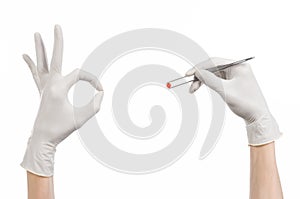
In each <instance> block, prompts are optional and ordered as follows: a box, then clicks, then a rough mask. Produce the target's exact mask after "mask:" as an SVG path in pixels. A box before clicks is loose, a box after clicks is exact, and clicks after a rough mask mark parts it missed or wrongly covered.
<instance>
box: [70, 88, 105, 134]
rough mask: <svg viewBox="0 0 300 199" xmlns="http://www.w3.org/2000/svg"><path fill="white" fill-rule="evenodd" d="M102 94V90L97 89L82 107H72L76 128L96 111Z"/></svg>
mask: <svg viewBox="0 0 300 199" xmlns="http://www.w3.org/2000/svg"><path fill="white" fill-rule="evenodd" d="M103 94H104V92H103V91H99V93H97V94H96V95H95V96H94V98H93V99H92V100H91V101H90V102H89V103H88V104H87V105H85V106H83V107H74V114H75V122H76V129H78V128H80V127H81V126H82V125H83V124H84V123H85V122H87V121H88V120H89V119H90V118H91V117H93V116H94V115H95V114H96V113H98V111H99V110H100V105H101V102H102V98H103Z"/></svg>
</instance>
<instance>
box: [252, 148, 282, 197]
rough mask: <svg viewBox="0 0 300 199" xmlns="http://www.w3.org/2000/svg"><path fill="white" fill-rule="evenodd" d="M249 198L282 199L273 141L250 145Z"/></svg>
mask: <svg viewBox="0 0 300 199" xmlns="http://www.w3.org/2000/svg"><path fill="white" fill-rule="evenodd" d="M250 162H251V165H250V199H282V198H283V194H282V189H281V184H280V179H279V174H278V170H277V165H276V158H275V144H274V142H272V143H270V144H266V145H263V146H250Z"/></svg>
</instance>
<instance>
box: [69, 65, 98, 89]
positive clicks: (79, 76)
mask: <svg viewBox="0 0 300 199" xmlns="http://www.w3.org/2000/svg"><path fill="white" fill-rule="evenodd" d="M80 80H83V81H87V82H89V83H90V84H91V85H92V86H93V87H94V88H95V89H97V90H98V91H103V87H102V85H101V83H100V81H99V80H98V78H97V77H96V76H94V75H92V74H91V73H88V72H86V71H83V70H80V69H76V70H74V71H73V72H72V73H70V74H69V75H67V76H66V82H67V85H68V87H69V88H71V87H72V86H73V85H74V84H76V83H77V82H78V81H80Z"/></svg>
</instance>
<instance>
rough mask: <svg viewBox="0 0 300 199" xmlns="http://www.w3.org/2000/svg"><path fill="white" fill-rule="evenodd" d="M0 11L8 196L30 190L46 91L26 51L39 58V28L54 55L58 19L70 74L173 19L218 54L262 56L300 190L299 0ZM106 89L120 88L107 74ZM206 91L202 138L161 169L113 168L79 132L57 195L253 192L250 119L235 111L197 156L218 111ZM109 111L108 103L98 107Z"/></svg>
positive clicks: (285, 177)
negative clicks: (126, 37)
mask: <svg viewBox="0 0 300 199" xmlns="http://www.w3.org/2000/svg"><path fill="white" fill-rule="evenodd" d="M0 18H1V31H0V35H1V37H0V38H1V43H0V51H1V57H0V62H1V78H0V81H1V83H0V90H1V103H0V116H1V138H0V142H1V144H0V157H1V159H0V160H1V164H0V198H26V197H27V196H26V191H27V190H26V173H25V171H24V170H23V169H22V168H21V167H20V166H19V163H20V162H21V160H22V157H23V154H24V151H25V148H26V142H27V138H28V136H29V132H30V130H31V127H32V125H33V122H34V118H35V115H36V111H37V108H38V105H39V96H38V92H37V89H36V87H35V85H34V82H33V80H32V77H31V74H30V72H29V69H28V68H27V66H26V64H25V63H24V61H23V60H22V57H21V55H22V54H23V53H28V54H30V55H31V56H32V57H33V58H34V43H33V33H34V32H36V31H39V32H40V33H41V34H42V36H43V38H44V41H45V45H46V47H47V49H48V53H49V54H51V53H50V52H52V49H51V48H52V41H53V26H54V24H60V25H61V26H62V28H63V32H64V37H65V48H64V49H65V50H64V63H63V73H64V74H67V73H68V72H70V71H71V70H73V69H74V68H76V67H80V65H81V64H82V63H83V62H84V60H85V58H86V57H87V56H88V55H89V53H90V52H92V50H94V48H96V47H97V46H98V45H99V44H101V43H102V42H103V41H105V40H106V39H108V38H110V37H112V36H114V35H116V34H119V33H122V32H124V31H129V30H132V29H137V28H164V29H170V30H174V31H176V32H179V33H182V34H184V35H186V36H188V37H189V38H191V39H193V40H194V41H196V42H197V43H198V44H200V45H201V46H202V47H203V48H204V49H205V50H206V52H207V53H208V54H209V55H211V56H219V57H224V58H231V59H239V58H245V57H248V56H256V58H255V60H253V61H251V64H252V66H253V70H254V72H255V75H256V77H257V79H258V82H259V84H260V86H261V89H262V90H263V93H264V95H265V97H266V100H267V102H268V105H269V107H270V110H271V112H272V113H273V115H274V117H275V118H276V119H277V121H278V123H279V126H280V128H281V131H282V132H283V133H284V136H283V137H282V138H281V139H280V140H279V141H278V142H276V149H277V161H278V167H279V172H280V177H281V182H282V186H283V191H284V195H285V198H300V193H299V183H298V182H299V178H300V171H299V168H300V161H299V152H300V148H299V146H300V145H299V139H300V133H299V117H298V113H299V111H300V109H299V108H300V106H299V101H300V97H299V88H298V85H299V80H298V76H299V72H300V69H299V67H300V66H299V59H298V56H299V55H298V52H299V46H300V39H299V35H300V29H299V18H300V13H299V6H298V4H297V1H288V0H287V1H258V0H257V1H241V0H236V1H233V0H229V1H215V0H211V1H206V2H202V1H199V0H197V1H174V0H170V1H161V0H152V1H141V0H136V1H113V0H110V1H105V2H104V1H89V0H86V1H47V2H46V1H32V0H30V1H29V0H28V1H14V0H11V1H6V3H4V1H2V2H1V3H0ZM49 57H50V56H48V58H49ZM49 59H50V58H49ZM161 61H163V60H155V61H153V62H155V63H160V62H161ZM145 64H148V63H145ZM186 69H188V68H187V67H186V68H184V69H178V71H179V72H183V71H185V70H186ZM103 84H104V83H103ZM104 89H105V90H110V89H112V88H110V85H109V83H105V87H104ZM142 94H143V93H142ZM149 95H150V94H149ZM202 96H203V98H204V99H206V100H204V101H206V102H207V103H206V104H203V103H202V104H199V111H200V120H201V121H200V123H201V124H200V127H201V125H203V128H202V129H201V128H200V127H199V134H198V137H197V138H196V140H195V141H194V143H193V145H192V146H191V148H190V149H189V150H188V151H187V153H186V154H185V155H184V156H183V157H182V158H181V159H180V160H179V161H177V162H176V163H175V164H173V165H172V166H170V167H168V168H167V169H165V170H162V171H160V172H157V173H153V174H148V175H128V174H122V173H117V172H115V171H113V170H111V169H108V168H106V167H105V166H103V165H101V164H99V163H98V162H97V161H95V160H94V159H93V158H92V157H91V156H90V155H89V154H88V153H87V151H85V149H84V147H82V145H81V143H80V141H79V139H78V136H77V135H76V133H74V134H73V135H72V136H70V137H69V138H68V139H67V140H65V141H64V142H63V143H62V144H61V145H60V146H59V147H58V150H57V154H56V166H55V177H54V178H55V194H56V198H107V199H109V198H132V199H134V198H145V199H147V198H248V190H249V188H248V187H249V149H248V147H247V139H246V131H245V128H244V123H243V121H242V120H241V119H239V118H237V117H236V116H235V115H233V114H232V113H231V112H230V111H229V110H228V111H227V114H226V124H225V126H224V129H223V136H222V138H221V139H220V141H219V143H218V145H217V147H216V149H215V150H214V151H213V153H212V154H210V156H208V157H207V158H206V159H205V160H202V161H200V160H198V155H199V152H200V149H201V146H202V142H203V140H204V138H205V133H206V131H205V128H207V126H208V125H209V120H208V119H206V118H207V117H209V114H210V113H209V110H210V109H209V108H207V107H209V106H210V104H209V97H208V95H207V90H206V89H201V91H199V92H198V93H197V98H201V97H202ZM105 97H106V96H105ZM143 98H147V93H145V92H144V96H143V95H140V99H143ZM137 99H139V98H137ZM105 100H106V99H105ZM107 100H108V99H107ZM137 101H138V100H137ZM102 105H103V106H104V105H105V103H103V104H102ZM195 108H196V107H195ZM105 113H106V112H101V110H100V113H99V114H100V115H101V114H105ZM131 114H132V115H134V114H135V113H134V111H133V113H131ZM137 114H141V113H137ZM144 114H148V113H147V112H145V113H144ZM100 117H101V116H100ZM97 118H98V116H97ZM133 119H134V117H133ZM142 119H145V118H142ZM98 122H99V123H101V121H98ZM145 124H147V122H145ZM128 150H131V149H128Z"/></svg>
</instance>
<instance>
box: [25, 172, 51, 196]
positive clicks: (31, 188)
mask: <svg viewBox="0 0 300 199" xmlns="http://www.w3.org/2000/svg"><path fill="white" fill-rule="evenodd" d="M27 183H28V199H54V189H53V177H42V176H38V175H35V174H33V173H30V172H28V171H27Z"/></svg>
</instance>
